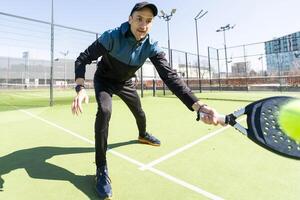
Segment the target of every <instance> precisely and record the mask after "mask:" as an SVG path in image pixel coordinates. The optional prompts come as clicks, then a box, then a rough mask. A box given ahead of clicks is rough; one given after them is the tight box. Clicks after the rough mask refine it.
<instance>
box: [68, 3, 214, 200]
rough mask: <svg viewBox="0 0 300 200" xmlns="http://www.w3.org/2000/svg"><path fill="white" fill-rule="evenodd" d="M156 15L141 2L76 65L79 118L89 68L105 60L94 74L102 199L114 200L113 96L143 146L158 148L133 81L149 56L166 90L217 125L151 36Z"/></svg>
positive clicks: (98, 180)
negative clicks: (109, 153) (109, 157)
mask: <svg viewBox="0 0 300 200" xmlns="http://www.w3.org/2000/svg"><path fill="white" fill-rule="evenodd" d="M156 15H157V8H156V6H155V5H154V4H151V3H148V2H141V3H137V4H136V5H135V6H134V7H133V9H132V11H131V13H130V16H129V20H128V22H125V23H123V24H122V25H121V26H120V27H118V28H115V29H113V30H108V31H106V32H104V33H103V34H102V35H101V37H100V38H99V39H97V40H96V41H95V42H94V43H93V44H91V45H90V46H89V47H88V48H87V49H86V50H85V51H84V52H82V53H80V55H79V57H78V58H77V60H76V61H75V81H76V84H77V86H76V92H77V96H76V97H75V99H74V101H73V104H72V112H73V114H79V113H80V112H82V105H81V103H82V101H86V102H87V100H88V96H87V94H86V92H85V90H84V78H85V77H84V74H85V66H86V64H90V63H91V62H92V61H93V60H97V59H98V58H99V57H100V56H102V58H101V60H100V61H99V62H98V64H97V66H98V68H97V70H96V72H95V76H94V87H95V95H96V100H97V103H98V111H97V115H96V122H95V148H96V166H97V172H96V190H97V193H98V194H99V196H100V197H101V198H106V197H107V198H109V197H111V196H112V191H111V185H110V179H109V177H108V169H107V163H106V149H107V137H108V126H109V121H110V116H111V111H112V96H113V94H116V95H118V96H119V97H120V98H121V99H122V100H123V101H124V102H125V103H126V104H127V106H128V107H129V109H130V111H131V112H132V113H133V115H134V117H135V119H136V123H137V126H138V130H139V136H138V140H139V142H141V143H146V144H150V145H154V146H160V141H159V140H158V139H157V138H156V137H154V136H153V135H151V134H149V133H148V132H146V117H145V113H144V111H143V109H142V107H141V102H140V98H139V96H138V94H137V91H136V88H135V85H134V84H133V82H132V81H131V78H132V77H134V75H135V72H136V71H137V70H138V69H139V68H140V67H141V66H142V65H143V64H144V62H145V61H146V59H147V58H149V59H150V60H151V62H152V63H153V65H154V66H155V68H156V70H157V71H158V73H159V75H160V77H161V79H162V80H163V81H164V83H165V84H166V85H167V86H168V88H169V89H170V90H171V91H172V92H173V93H174V94H175V95H176V96H177V97H178V98H179V99H180V100H181V101H182V102H183V103H184V104H185V105H186V106H187V107H188V108H189V109H190V110H192V111H199V110H201V111H202V112H205V113H207V115H205V116H204V117H203V118H202V121H204V122H205V123H207V124H214V125H217V124H218V121H217V117H216V115H217V112H216V111H215V110H214V109H212V108H210V107H208V106H207V105H205V104H203V103H202V102H201V101H198V99H197V98H196V97H195V96H194V94H193V93H192V91H191V90H190V89H189V88H188V87H187V85H186V84H185V83H184V82H183V81H182V80H181V79H180V78H179V77H178V76H177V73H176V72H175V71H174V70H172V69H171V68H170V66H169V64H168V62H167V60H166V58H165V54H164V52H163V51H162V50H161V49H160V48H159V47H158V45H157V42H155V41H153V40H152V38H151V37H150V35H149V34H148V33H149V31H150V29H151V26H152V22H153V19H154V17H155V16H156Z"/></svg>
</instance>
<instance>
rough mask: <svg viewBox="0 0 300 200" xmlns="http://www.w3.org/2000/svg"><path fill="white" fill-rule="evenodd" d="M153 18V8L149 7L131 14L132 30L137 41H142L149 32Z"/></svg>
mask: <svg viewBox="0 0 300 200" xmlns="http://www.w3.org/2000/svg"><path fill="white" fill-rule="evenodd" d="M153 18H154V16H153V13H152V11H151V9H150V8H147V7H146V8H143V9H141V10H138V11H135V12H133V13H132V15H131V16H129V24H130V25H131V26H130V30H131V32H132V33H133V35H134V37H135V39H136V40H137V41H140V40H141V39H143V38H144V37H146V35H147V34H148V33H149V31H150V29H151V26H152V21H153Z"/></svg>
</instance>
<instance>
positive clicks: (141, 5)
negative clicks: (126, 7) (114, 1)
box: [130, 1, 157, 17]
mask: <svg viewBox="0 0 300 200" xmlns="http://www.w3.org/2000/svg"><path fill="white" fill-rule="evenodd" d="M145 7H148V8H150V9H151V10H152V12H153V15H154V17H155V16H156V15H157V7H156V6H155V5H154V4H153V3H148V2H146V1H143V2H140V3H137V4H135V6H134V7H133V8H132V10H131V13H130V15H132V13H133V12H134V11H137V10H141V9H143V8H145Z"/></svg>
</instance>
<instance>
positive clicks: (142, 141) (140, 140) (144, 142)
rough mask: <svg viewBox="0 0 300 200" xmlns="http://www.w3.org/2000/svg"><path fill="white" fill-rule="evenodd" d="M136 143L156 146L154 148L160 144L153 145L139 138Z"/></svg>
mask: <svg viewBox="0 0 300 200" xmlns="http://www.w3.org/2000/svg"><path fill="white" fill-rule="evenodd" d="M138 141H139V142H140V143H142V144H149V145H152V146H156V147H158V146H160V144H155V143H152V142H149V141H148V140H144V139H141V138H139V139H138Z"/></svg>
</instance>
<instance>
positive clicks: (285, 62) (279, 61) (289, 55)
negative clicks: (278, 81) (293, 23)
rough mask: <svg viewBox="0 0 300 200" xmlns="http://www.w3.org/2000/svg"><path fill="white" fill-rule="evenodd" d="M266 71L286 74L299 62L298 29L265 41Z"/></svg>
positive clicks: (299, 42)
mask: <svg viewBox="0 0 300 200" xmlns="http://www.w3.org/2000/svg"><path fill="white" fill-rule="evenodd" d="M265 53H266V61H267V71H268V72H271V73H272V72H273V73H277V74H278V72H280V74H286V73H287V72H289V71H290V70H292V69H293V68H294V67H295V66H296V65H297V63H298V62H299V58H298V57H299V56H298V55H299V53H300V31H299V32H296V33H292V34H289V35H286V36H283V37H280V38H277V39H274V40H271V41H267V42H265Z"/></svg>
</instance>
